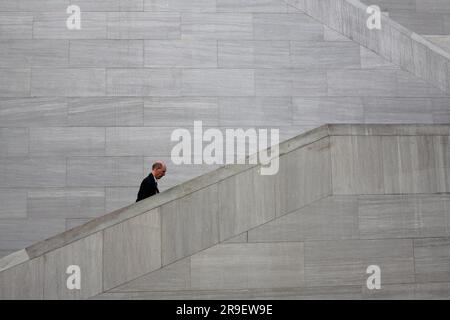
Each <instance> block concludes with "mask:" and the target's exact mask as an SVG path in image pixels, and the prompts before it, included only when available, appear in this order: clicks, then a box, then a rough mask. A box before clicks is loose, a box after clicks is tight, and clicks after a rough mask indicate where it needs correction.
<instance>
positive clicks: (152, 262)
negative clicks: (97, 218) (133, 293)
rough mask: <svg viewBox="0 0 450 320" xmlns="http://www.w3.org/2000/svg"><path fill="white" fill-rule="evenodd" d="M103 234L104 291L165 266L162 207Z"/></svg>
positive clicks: (109, 229)
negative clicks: (162, 263)
mask: <svg viewBox="0 0 450 320" xmlns="http://www.w3.org/2000/svg"><path fill="white" fill-rule="evenodd" d="M103 234H104V238H103V241H104V253H103V259H105V260H104V264H103V268H104V269H103V271H104V275H103V289H104V290H109V289H111V288H114V287H115V286H117V285H119V284H122V283H124V282H127V281H129V280H132V279H135V278H137V277H139V276H141V275H143V274H145V273H148V272H151V271H153V270H156V269H158V268H160V267H161V254H162V253H161V217H160V213H159V210H158V209H155V210H152V211H150V212H148V213H145V214H143V215H141V216H137V217H135V218H133V219H130V220H127V221H125V222H123V223H120V224H117V225H115V226H113V227H111V228H108V229H106V230H105V231H104V232H103ZM118 257H120V258H119V259H118Z"/></svg>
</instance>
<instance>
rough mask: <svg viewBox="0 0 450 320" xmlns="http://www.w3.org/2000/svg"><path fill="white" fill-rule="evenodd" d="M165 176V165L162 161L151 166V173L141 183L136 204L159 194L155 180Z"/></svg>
mask: <svg viewBox="0 0 450 320" xmlns="http://www.w3.org/2000/svg"><path fill="white" fill-rule="evenodd" d="M165 175H166V165H165V164H164V163H163V162H162V161H156V162H155V163H154V164H153V165H152V172H151V173H150V174H149V175H148V176H147V177H146V178H145V179H144V180H143V181H142V183H141V187H140V188H139V192H138V196H137V200H136V202H138V201H141V200H144V199H145V198H148V197H151V196H153V195H155V194H157V193H159V190H158V182H157V180H159V179H161V178H162V177H164V176H165Z"/></svg>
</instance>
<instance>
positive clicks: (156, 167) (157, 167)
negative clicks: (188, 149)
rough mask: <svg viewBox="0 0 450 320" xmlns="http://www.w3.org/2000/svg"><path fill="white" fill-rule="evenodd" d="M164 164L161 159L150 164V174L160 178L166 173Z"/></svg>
mask: <svg viewBox="0 0 450 320" xmlns="http://www.w3.org/2000/svg"><path fill="white" fill-rule="evenodd" d="M166 169H167V168H166V165H165V164H164V162H162V161H156V162H155V163H153V165H152V174H153V176H154V177H155V178H156V179H161V178H162V177H164V176H165V175H166Z"/></svg>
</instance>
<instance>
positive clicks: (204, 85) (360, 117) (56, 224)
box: [0, 0, 450, 255]
mask: <svg viewBox="0 0 450 320" xmlns="http://www.w3.org/2000/svg"><path fill="white" fill-rule="evenodd" d="M70 2H71V1H61V0H41V1H27V0H14V1H12V0H2V1H0V202H1V206H0V255H4V254H7V253H8V252H11V251H14V250H17V249H21V248H23V247H25V246H28V245H30V244H32V243H34V242H36V241H38V240H42V239H45V238H47V237H49V236H52V235H55V234H58V233H60V232H62V231H64V230H66V229H69V228H72V227H74V226H77V225H79V224H81V223H84V222H86V221H88V220H89V219H92V218H95V217H98V216H101V215H103V214H105V213H106V212H110V211H112V210H115V209H117V208H120V207H123V206H125V205H128V204H130V203H133V202H134V201H135V198H136V194H137V190H138V186H139V184H140V182H141V180H142V179H143V178H144V177H145V176H146V175H147V174H148V172H149V169H150V166H151V163H152V162H153V161H154V160H156V159H162V160H166V161H167V162H168V167H169V168H168V174H167V177H165V178H164V179H163V180H162V181H161V182H160V187H161V190H165V189H167V188H169V187H171V186H174V185H176V184H178V183H180V182H182V181H185V180H187V179H189V178H191V177H194V176H197V175H199V174H201V173H204V172H207V171H208V170H212V169H214V168H215V167H210V166H206V165H196V166H194V165H192V166H189V165H185V166H175V165H173V164H172V163H171V161H170V150H171V146H172V145H173V143H172V142H171V141H170V134H171V132H172V131H173V130H174V129H175V128H179V127H186V128H190V127H192V125H193V121H194V120H202V121H203V123H204V126H205V127H218V128H221V129H224V128H236V127H243V128H248V127H271V128H279V129H280V134H281V137H280V138H281V140H284V139H286V138H288V137H292V136H296V135H298V134H299V133H301V132H303V131H305V130H307V129H309V128H312V127H315V126H318V125H320V124H323V123H342V122H345V123H430V124H431V123H445V122H449V121H450V107H449V106H450V98H449V97H448V96H447V95H446V94H444V93H443V92H441V91H439V90H438V89H436V88H435V87H432V86H431V85H429V84H427V83H426V82H424V81H423V80H420V79H419V78H417V77H415V76H413V75H412V74H410V73H408V72H406V71H402V70H401V69H399V68H398V67H397V66H395V65H393V64H391V63H388V62H387V61H385V60H383V59H382V58H381V57H380V56H378V55H376V54H375V53H373V52H372V51H369V50H367V49H365V48H363V47H361V46H359V45H358V44H356V43H354V42H352V41H350V40H349V39H347V38H345V37H343V36H342V35H340V34H337V33H336V32H334V31H331V30H330V29H328V28H327V27H325V26H324V25H323V24H321V23H319V22H317V21H316V20H314V19H312V18H310V17H308V16H306V15H305V14H303V13H301V12H300V11H298V10H297V9H295V8H293V7H291V6H289V5H287V4H286V3H285V2H283V1H281V0H261V1H259V2H255V1H250V0H249V1H232V0H226V1H225V0H197V1H182V0H178V1H177V0H173V1H156V0H133V1H119V0H98V1H84V0H81V1H77V2H73V3H74V4H77V5H79V6H80V8H81V11H82V13H81V19H82V20H81V21H82V22H81V23H82V29H81V30H78V31H77V30H68V29H67V28H66V19H67V18H68V16H69V15H68V14H67V13H66V8H67V6H68V5H69V3H70Z"/></svg>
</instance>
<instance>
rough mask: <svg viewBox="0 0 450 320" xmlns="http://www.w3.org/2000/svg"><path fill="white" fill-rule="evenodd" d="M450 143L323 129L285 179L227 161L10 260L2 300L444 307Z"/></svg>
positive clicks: (296, 147) (415, 133)
mask: <svg viewBox="0 0 450 320" xmlns="http://www.w3.org/2000/svg"><path fill="white" fill-rule="evenodd" d="M449 136H450V126H449V125H325V126H322V127H319V128H317V129H314V130H312V131H309V132H307V133H305V134H302V135H299V136H297V137H295V138H293V139H290V140H287V141H285V142H283V143H282V144H280V171H279V172H278V174H277V175H274V176H261V175H260V174H259V173H258V166H255V165H240V166H224V167H221V168H219V169H217V170H215V171H213V172H211V173H209V174H207V175H203V176H200V177H198V178H195V179H193V180H190V181H188V182H186V183H183V184H181V185H179V186H176V187H174V188H172V189H170V190H168V191H166V192H163V193H161V194H159V195H157V196H155V197H151V198H149V199H146V200H145V201H142V202H139V203H136V204H133V205H131V206H129V207H126V208H123V209H121V210H119V211H116V212H113V213H110V214H108V215H106V216H103V217H101V218H98V219H96V220H93V221H91V222H89V223H87V224H85V225H83V226H80V227H77V228H75V229H72V230H69V231H67V232H65V233H62V234H60V235H57V236H55V237H52V238H50V239H48V240H45V241H43V242H40V243H37V244H35V245H32V246H30V247H28V248H26V249H25V250H22V251H20V252H18V253H16V254H13V255H12V256H9V257H5V258H3V259H2V260H1V261H0V266H1V270H2V271H1V273H0V288H1V289H0V290H1V291H0V292H1V298H2V299H18V298H21V299H23V298H33V299H72V298H75V299H86V298H93V299H109V298H113V299H116V298H120V299H123V298H127V299H143V298H145V299H147V298H151V299H162V298H183V299H191V298H192V299H194V298H223V299H244V298H245V299H252V298H304V299H309V298H324V299H326V298H332V299H336V298H338V299H339V298H357V299H374V298H407V299H414V298H444V299H448V298H449V297H450V290H449V289H450V286H449V281H448V276H449V274H450V269H449V266H450V265H449V261H450V250H449V249H450V239H449V236H450V228H449V227H450V224H449V223H450V197H449V195H448V193H449V190H450V185H449V180H448V177H449V174H450V172H449V168H450V166H449V161H450V158H449V156H450V151H449V149H448V142H449ZM69 265H78V266H79V267H80V269H81V289H80V290H77V289H74V290H69V289H67V286H66V282H67V278H68V276H69V275H68V274H66V272H65V271H66V269H67V267H68V266H69ZM371 265H376V266H379V267H380V269H381V289H379V290H369V289H367V286H366V281H367V278H368V277H369V275H368V274H366V269H367V268H368V267H369V266H371Z"/></svg>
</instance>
